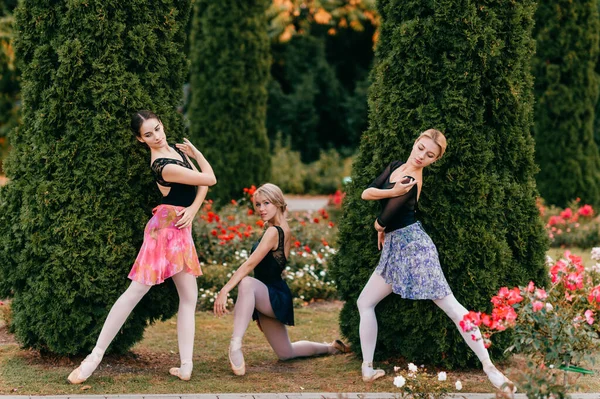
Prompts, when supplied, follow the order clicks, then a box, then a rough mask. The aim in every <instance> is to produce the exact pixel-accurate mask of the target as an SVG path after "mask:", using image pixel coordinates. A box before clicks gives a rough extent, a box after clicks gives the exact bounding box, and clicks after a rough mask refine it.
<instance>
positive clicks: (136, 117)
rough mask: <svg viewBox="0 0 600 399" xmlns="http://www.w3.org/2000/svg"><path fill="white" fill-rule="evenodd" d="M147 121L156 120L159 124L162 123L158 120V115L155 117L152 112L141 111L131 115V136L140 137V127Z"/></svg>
mask: <svg viewBox="0 0 600 399" xmlns="http://www.w3.org/2000/svg"><path fill="white" fill-rule="evenodd" d="M148 119H156V120H158V121H159V122H160V123H162V121H161V120H160V118H159V117H158V115H156V114H155V113H154V112H152V111H148V110H141V111H137V112H136V113H134V114H133V115H131V125H130V127H131V132H132V133H133V135H134V136H135V137H140V136H141V135H142V134H141V132H140V128H141V127H142V124H143V123H144V122H146V121H147V120H148Z"/></svg>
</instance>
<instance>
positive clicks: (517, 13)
mask: <svg viewBox="0 0 600 399" xmlns="http://www.w3.org/2000/svg"><path fill="white" fill-rule="evenodd" d="M535 5H536V4H535V2H534V1H530V0H525V1H519V2H503V1H492V2H486V4H485V6H483V5H481V4H480V3H477V2H473V1H466V2H465V1H448V2H442V3H439V2H438V3H435V4H434V3H432V2H428V1H423V0H409V1H400V0H381V1H379V2H378V9H379V12H380V15H381V17H382V25H381V30H380V32H381V33H380V36H379V42H378V44H377V48H376V61H375V66H374V69H373V71H372V74H371V81H372V82H373V85H372V86H371V88H370V91H369V117H370V123H369V126H370V127H369V129H368V130H367V131H366V132H365V133H364V134H363V136H362V139H361V144H360V150H359V154H358V156H357V158H356V160H355V162H354V165H353V172H352V183H350V184H349V185H348V186H347V190H348V191H347V196H346V199H345V201H344V216H343V218H342V221H341V222H340V236H339V238H338V242H339V252H338V255H337V256H336V257H335V258H334V260H333V262H332V269H331V270H332V274H333V277H334V280H335V281H336V284H337V286H338V290H339V292H340V295H341V297H342V299H344V300H345V301H346V303H345V305H344V308H343V310H342V312H341V315H340V325H341V330H342V332H343V334H344V335H345V336H346V337H347V338H348V339H349V341H350V343H351V344H352V345H353V346H354V347H355V348H358V347H359V345H360V340H359V335H358V326H359V313H358V309H357V307H356V300H357V298H358V296H359V294H360V292H361V290H362V288H363V287H364V285H365V284H366V282H367V280H368V278H369V277H370V275H371V274H372V273H373V270H374V268H375V266H376V265H377V262H378V259H379V255H380V252H379V251H378V250H377V243H376V239H377V238H376V234H375V231H374V229H373V222H374V220H375V217H376V216H377V213H378V204H377V203H376V202H375V201H362V200H361V199H360V195H361V192H362V191H363V190H364V189H365V188H366V187H367V186H368V184H369V183H370V182H371V181H372V180H373V179H374V178H375V177H376V176H378V175H379V173H381V171H382V170H383V169H384V168H385V167H386V166H387V165H388V164H389V163H390V162H391V161H393V160H396V159H401V160H404V159H406V157H407V156H408V154H409V153H410V151H411V149H412V145H413V142H414V140H415V139H416V137H417V136H418V134H419V133H420V132H421V131H423V130H425V129H428V128H437V129H440V130H442V131H443V132H444V133H445V134H446V136H447V138H448V150H447V152H446V154H445V155H444V157H443V158H442V159H441V160H439V161H438V162H437V163H436V164H434V165H433V166H431V167H429V168H428V169H427V170H425V171H424V183H423V188H424V190H423V192H422V195H421V197H420V200H419V212H418V218H419V219H420V220H421V221H422V223H423V225H424V228H425V230H426V231H427V232H428V233H429V235H430V236H431V238H432V239H433V242H434V243H435V244H436V246H437V249H438V252H439V255H440V262H441V265H442V268H443V270H444V273H445V275H446V278H447V279H448V282H449V284H450V287H451V288H452V290H453V293H454V295H455V296H456V298H457V299H458V301H459V302H461V303H462V304H463V305H464V306H465V307H467V308H476V309H481V310H484V309H485V310H489V308H490V306H491V304H490V303H489V298H490V297H491V294H492V293H494V292H497V290H498V289H499V288H500V287H501V286H506V285H518V284H521V285H523V284H526V283H527V282H528V281H529V280H534V281H535V282H536V283H537V284H538V285H543V284H544V283H546V281H547V276H546V272H545V269H544V255H545V250H546V247H547V244H548V243H547V237H546V236H545V232H544V229H543V225H542V222H541V219H540V216H539V211H538V209H537V207H536V203H535V201H536V196H537V191H536V187H535V181H534V173H535V172H536V166H535V164H534V154H533V147H534V143H533V139H532V137H531V134H530V129H531V123H532V117H531V116H532V104H533V96H532V84H533V83H532V78H531V73H530V65H531V64H530V63H531V56H532V54H533V51H534V43H533V40H532V36H531V31H532V27H533V15H534V10H535ZM377 315H378V322H379V335H378V342H377V353H376V356H377V357H378V358H383V357H385V358H391V357H397V356H403V357H405V358H406V359H407V360H408V361H414V362H423V363H425V362H427V363H433V364H440V365H444V366H445V367H457V366H467V365H474V364H475V362H476V360H475V359H476V358H475V355H474V354H473V353H472V352H471V351H470V349H469V348H468V347H467V345H466V344H465V343H464V341H463V339H462V337H461V335H460V333H459V331H458V330H457V328H456V326H455V325H454V324H453V323H452V322H451V321H450V319H449V318H448V317H447V316H446V315H445V314H444V313H443V312H442V311H441V310H439V309H437V307H436V306H435V304H434V303H433V302H432V301H410V300H404V299H402V298H400V297H398V296H397V295H390V296H389V297H388V298H386V299H385V300H383V301H382V302H381V303H380V304H379V305H378V307H377ZM505 339H507V338H506V337H505ZM506 342H508V341H502V342H496V343H495V345H494V346H493V347H492V348H495V352H494V353H493V355H494V356H498V355H500V354H501V353H502V349H504V348H503V346H504V344H506Z"/></svg>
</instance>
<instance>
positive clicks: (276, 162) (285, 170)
mask: <svg viewBox="0 0 600 399" xmlns="http://www.w3.org/2000/svg"><path fill="white" fill-rule="evenodd" d="M351 164H352V158H350V157H348V158H346V159H342V157H341V156H340V154H339V153H338V152H337V151H336V150H334V149H330V150H327V151H321V152H320V155H319V158H318V159H317V160H316V161H314V162H311V163H310V164H305V163H303V162H302V160H301V159H300V152H298V151H294V150H292V149H291V148H290V146H289V145H287V146H281V144H279V141H275V149H274V153H273V158H272V165H273V171H272V172H271V182H272V183H273V184H276V185H278V186H279V187H280V188H281V189H282V190H283V192H284V193H287V194H333V193H335V191H336V190H339V189H341V188H342V181H343V179H344V177H346V176H349V175H350V169H351Z"/></svg>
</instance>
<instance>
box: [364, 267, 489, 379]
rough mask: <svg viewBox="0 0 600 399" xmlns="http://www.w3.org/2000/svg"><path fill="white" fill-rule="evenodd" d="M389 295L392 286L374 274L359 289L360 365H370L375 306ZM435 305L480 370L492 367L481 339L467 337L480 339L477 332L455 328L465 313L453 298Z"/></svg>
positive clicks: (374, 329)
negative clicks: (464, 344) (478, 362)
mask: <svg viewBox="0 0 600 399" xmlns="http://www.w3.org/2000/svg"><path fill="white" fill-rule="evenodd" d="M391 293H392V286H391V285H390V284H387V283H386V282H385V280H384V279H383V277H381V276H380V275H379V274H378V273H377V272H373V274H372V275H371V278H370V279H369V281H368V282H367V285H365V288H363V290H362V292H361V293H360V297H359V298H358V301H357V305H358V311H359V313H360V327H359V333H360V346H361V350H362V356H363V362H365V363H371V362H373V355H374V353H375V344H376V342H377V318H376V317H375V306H377V304H378V303H379V302H381V300H382V299H383V298H385V297H386V296H388V295H389V294H391ZM433 302H434V303H435V304H436V305H437V306H439V307H440V309H442V310H443V311H444V312H445V313H446V314H447V315H448V317H450V319H452V321H453V322H454V324H456V327H457V328H458V330H459V331H460V333H461V335H462V337H463V339H464V340H465V342H466V343H467V345H469V347H470V348H471V349H472V350H473V352H475V354H476V355H477V357H478V358H479V361H481V364H482V365H483V367H484V369H486V368H489V367H493V365H492V362H491V360H490V355H489V353H488V351H487V349H486V348H485V346H484V345H483V340H481V339H479V340H477V341H474V340H473V339H471V334H475V335H476V336H477V338H481V333H480V332H479V330H477V331H476V332H468V333H467V332H463V331H462V329H461V328H460V326H459V322H460V321H461V320H462V318H463V316H464V315H466V314H467V313H468V311H467V309H465V308H464V307H463V306H462V305H461V304H460V303H458V301H457V300H456V298H455V297H454V295H452V294H450V295H448V296H446V297H444V298H442V299H435V300H434V301H433Z"/></svg>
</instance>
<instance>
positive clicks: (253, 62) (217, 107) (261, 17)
mask: <svg viewBox="0 0 600 399" xmlns="http://www.w3.org/2000/svg"><path fill="white" fill-rule="evenodd" d="M267 4H268V1H267V0H249V1H243V2H234V1H229V2H215V1H208V0H198V1H196V2H195V5H194V16H193V21H192V32H191V39H190V58H191V63H192V66H191V76H190V89H191V99H190V104H189V108H188V112H189V120H190V123H191V132H190V136H191V139H192V140H191V141H192V142H193V143H194V144H196V145H197V146H198V148H199V149H200V151H202V152H203V153H204V155H206V158H207V159H208V161H209V162H210V163H211V165H212V167H213V170H214V171H215V175H216V176H217V180H218V181H219V184H217V185H216V186H215V187H213V188H211V190H210V192H209V196H210V197H211V198H214V199H215V200H216V201H218V202H220V203H226V202H228V201H229V200H230V199H231V198H235V196H237V194H238V193H239V192H240V191H241V189H242V188H243V187H249V186H250V185H251V184H256V185H258V184H261V183H264V182H265V181H266V180H267V179H268V178H269V175H270V157H269V142H268V139H267V133H266V128H265V118H266V114H267V80H268V75H269V66H270V61H271V60H270V54H269V38H268V36H267V21H266V14H265V10H266V8H267Z"/></svg>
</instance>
